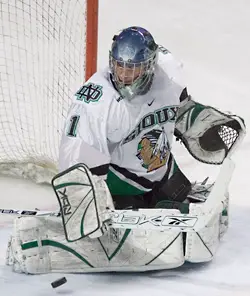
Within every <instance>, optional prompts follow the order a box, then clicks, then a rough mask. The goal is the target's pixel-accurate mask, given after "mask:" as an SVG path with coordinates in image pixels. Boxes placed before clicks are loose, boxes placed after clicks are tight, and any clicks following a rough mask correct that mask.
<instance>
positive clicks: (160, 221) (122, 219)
mask: <svg viewBox="0 0 250 296" xmlns="http://www.w3.org/2000/svg"><path fill="white" fill-rule="evenodd" d="M177 212H178V211H176V210H169V209H138V210H112V211H110V212H109V213H110V215H111V219H110V220H108V221H107V222H106V225H107V226H108V227H110V228H126V229H135V228H140V229H148V230H159V231H163V230H169V229H177V230H179V231H195V228H194V226H195V224H196V222H197V221H198V219H199V217H198V216H190V215H183V214H180V215H179V214H178V213H177ZM0 214H6V215H17V216H26V217H27V216H36V217H46V216H47V217H48V216H53V217H59V216H60V212H52V211H51V212H50V211H38V210H36V211H32V210H15V209H0Z"/></svg>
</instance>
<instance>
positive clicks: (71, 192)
mask: <svg viewBox="0 0 250 296" xmlns="http://www.w3.org/2000/svg"><path fill="white" fill-rule="evenodd" d="M52 186H53V188H54V191H55V193H56V196H57V199H58V202H59V204H60V211H61V217H62V222H63V227H64V232H65V237H66V239H67V241H68V242H74V241H77V240H79V239H81V238H84V237H86V236H89V237H90V238H96V237H99V236H102V235H103V233H104V231H105V228H106V227H105V224H104V222H106V221H108V220H109V219H110V216H109V213H108V211H107V210H108V209H111V210H112V209H114V205H113V200H112V197H111V195H110V192H109V189H108V187H107V185H106V182H105V181H104V180H102V179H101V178H100V177H98V176H94V175H92V174H91V172H90V171H89V169H88V168H87V166H86V165H84V164H77V165H75V166H73V167H71V168H69V169H67V170H65V171H63V172H62V173H59V174H58V175H56V176H55V177H54V178H53V179H52Z"/></svg>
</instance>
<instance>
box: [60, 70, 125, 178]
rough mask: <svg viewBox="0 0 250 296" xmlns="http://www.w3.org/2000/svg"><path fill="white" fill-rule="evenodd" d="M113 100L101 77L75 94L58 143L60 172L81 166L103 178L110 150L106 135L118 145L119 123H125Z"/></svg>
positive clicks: (122, 114) (106, 82) (108, 87)
mask: <svg viewBox="0 0 250 296" xmlns="http://www.w3.org/2000/svg"><path fill="white" fill-rule="evenodd" d="M114 96H117V95H116V93H115V92H114V90H113V88H112V85H110V84H109V82H108V80H107V79H105V77H104V75H103V73H96V74H95V75H94V76H92V78H91V82H86V83H85V84H84V85H83V86H82V87H81V88H80V89H79V90H78V91H77V93H76V94H75V97H74V100H73V103H72V105H71V108H70V110H69V113H68V115H67V119H66V123H65V126H64V130H63V135H62V139H61V144H60V151H59V170H60V171H63V170H65V169H67V168H69V167H71V166H72V165H75V164H77V163H84V164H86V165H87V166H88V167H89V168H90V170H91V172H92V173H93V174H95V175H99V176H105V175H106V174H107V172H108V167H109V163H110V159H111V157H110V150H112V149H111V148H112V147H110V146H112V145H111V143H109V141H108V138H110V136H109V133H110V132H112V137H113V138H114V140H115V141H116V139H115V138H117V141H118V142H119V141H120V139H121V137H122V135H121V130H120V129H119V123H120V122H121V121H123V120H126V118H124V116H125V117H126V114H125V113H124V112H123V113H121V112H120V110H119V104H118V103H117V100H116V99H114ZM117 107H118V108H117ZM110 113H111V114H112V118H110ZM112 122H113V123H115V124H114V125H112ZM112 126H115V128H112Z"/></svg>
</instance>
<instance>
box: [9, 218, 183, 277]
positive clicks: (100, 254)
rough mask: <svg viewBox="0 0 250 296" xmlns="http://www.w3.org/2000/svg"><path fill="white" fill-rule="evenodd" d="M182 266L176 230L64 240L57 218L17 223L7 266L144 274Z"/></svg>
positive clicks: (29, 269)
mask: <svg viewBox="0 0 250 296" xmlns="http://www.w3.org/2000/svg"><path fill="white" fill-rule="evenodd" d="M183 263H184V254H183V239H182V235H181V233H180V232H169V231H168V232H161V233H159V232H158V231H157V232H156V231H145V230H138V229H137V230H129V229H124V230H123V229H119V230H118V229H109V230H108V232H106V233H105V234H104V235H103V236H102V237H101V238H98V239H90V238H88V237H85V238H83V239H81V240H78V241H75V242H71V243H70V242H68V241H67V240H66V239H65V236H64V230H63V226H62V223H61V221H60V219H57V218H52V217H46V218H38V217H21V218H18V219H16V220H15V224H14V230H13V234H12V237H11V239H10V242H9V245H8V255H7V259H6V264H7V265H11V266H12V268H13V271H16V272H23V273H28V274H40V273H49V272H63V273H65V272H66V273H72V272H73V273H75V272H107V271H146V270H158V269H168V268H174V267H178V266H180V265H182V264H183Z"/></svg>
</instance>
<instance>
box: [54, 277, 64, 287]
mask: <svg viewBox="0 0 250 296" xmlns="http://www.w3.org/2000/svg"><path fill="white" fill-rule="evenodd" d="M65 283H67V279H66V277H65V276H64V277H62V278H60V279H58V280H56V281H54V282H52V283H51V286H52V288H57V287H59V286H61V285H63V284H65Z"/></svg>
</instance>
